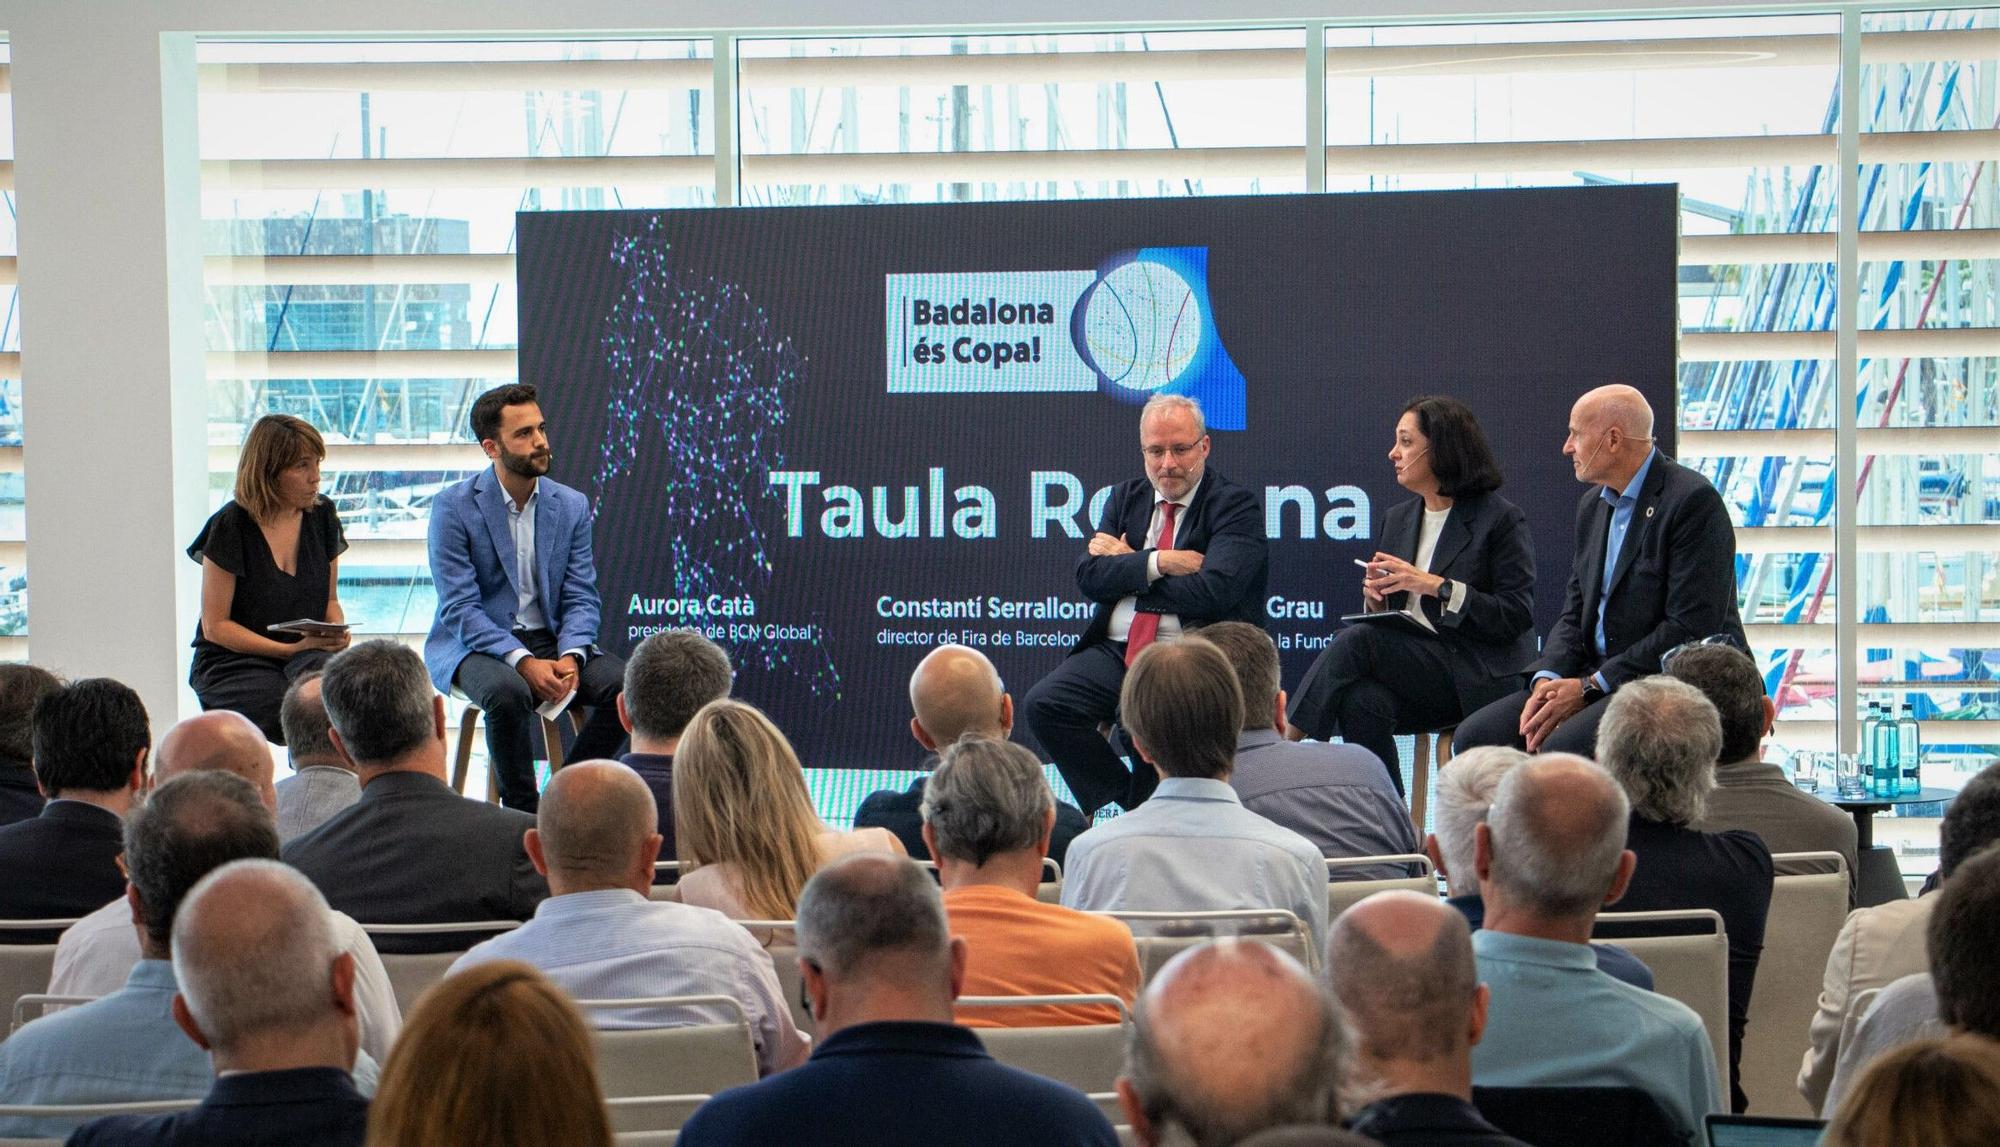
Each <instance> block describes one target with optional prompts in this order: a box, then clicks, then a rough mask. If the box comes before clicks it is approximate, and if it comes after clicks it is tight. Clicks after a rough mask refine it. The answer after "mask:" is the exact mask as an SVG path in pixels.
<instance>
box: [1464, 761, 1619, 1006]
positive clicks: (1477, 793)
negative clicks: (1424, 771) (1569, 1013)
mask: <svg viewBox="0 0 2000 1147" xmlns="http://www.w3.org/2000/svg"><path fill="white" fill-rule="evenodd" d="M1529 759H1530V758H1529V756H1528V754H1526V753H1524V752H1522V751H1521V750H1519V749H1514V748H1509V747H1507V746H1506V745H1480V746H1477V747H1476V748H1471V749H1467V750H1465V751H1464V752H1462V753H1460V754H1458V755H1457V756H1455V757H1453V758H1452V759H1451V767H1450V768H1448V769H1441V770H1439V772H1438V775H1437V796H1436V797H1435V798H1433V799H1434V801H1435V804H1434V805H1433V806H1432V807H1433V810H1434V811H1433V814H1432V815H1433V818H1434V819H1433V822H1432V823H1433V824H1434V825H1435V827H1436V831H1434V832H1432V833H1431V834H1430V835H1429V836H1427V837H1425V838H1424V852H1425V853H1426V854H1427V855H1429V856H1430V858H1431V863H1432V864H1435V865H1436V866H1437V870H1438V871H1439V872H1442V873H1444V878H1445V881H1444V883H1445V891H1446V892H1447V893H1448V894H1449V897H1450V898H1449V899H1448V900H1447V901H1446V903H1448V904H1450V905H1451V906H1452V907H1453V908H1456V909H1458V910H1459V912H1461V913H1463V914H1464V916H1465V922H1466V924H1468V925H1469V926H1471V928H1472V930H1473V931H1475V932H1476V931H1478V930H1479V927H1480V925H1481V924H1482V923H1483V922H1484V921H1485V918H1486V905H1485V902H1484V901H1482V900H1480V899H1479V877H1478V875H1477V873H1476V872H1475V870H1474V868H1473V859H1472V858H1473V850H1474V847H1475V846H1476V845H1477V843H1478V842H1477V841H1476V840H1475V839H1474V837H1475V835H1476V833H1477V830H1478V828H1479V826H1480V825H1482V824H1485V823H1486V813H1487V810H1488V809H1490V808H1492V806H1493V792H1494V790H1495V789H1498V788H1499V787H1500V778H1501V777H1504V776H1506V775H1507V770H1509V769H1511V768H1513V767H1514V766H1515V765H1518V764H1520V763H1521V762H1523V761H1526V760H1529ZM1590 949H1591V954H1592V955H1594V956H1596V957H1597V967H1598V970H1599V971H1602V972H1604V973H1606V974H1607V975H1611V976H1615V977H1617V978H1618V979H1621V980H1623V981H1625V982H1626V983H1628V984H1631V985H1632V986H1633V987H1635V988H1644V989H1646V990H1647V991H1649V992H1650V991H1652V990H1653V970H1652V969H1651V968H1648V967H1647V966H1646V965H1645V963H1644V962H1643V961H1642V960H1640V959H1639V957H1637V956H1634V955H1633V954H1632V953H1630V952H1628V951H1626V950H1625V949H1623V948H1620V947H1619V946H1617V945H1616V944H1592V945H1591V946H1590Z"/></svg>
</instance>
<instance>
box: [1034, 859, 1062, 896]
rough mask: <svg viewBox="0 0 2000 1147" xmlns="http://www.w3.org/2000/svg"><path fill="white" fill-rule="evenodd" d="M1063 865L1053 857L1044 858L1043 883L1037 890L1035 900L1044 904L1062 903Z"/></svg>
mask: <svg viewBox="0 0 2000 1147" xmlns="http://www.w3.org/2000/svg"><path fill="white" fill-rule="evenodd" d="M1062 880H1063V877H1062V865H1060V864H1057V863H1056V858H1055V857H1053V856H1044V857H1042V882H1041V884H1039V885H1037V886H1036V888H1035V899H1037V900H1039V901H1041V902H1042V903H1044V904H1061V903H1062Z"/></svg>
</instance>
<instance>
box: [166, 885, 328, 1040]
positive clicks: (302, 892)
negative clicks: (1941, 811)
mask: <svg viewBox="0 0 2000 1147" xmlns="http://www.w3.org/2000/svg"><path fill="white" fill-rule="evenodd" d="M343 958H345V957H343V956H342V954H341V951H340V946H339V945H338V944H337V943H335V941H334V938H333V925H332V922H331V921H330V920H329V918H328V912H327V906H326V901H325V900H324V899H323V898H322V897H321V896H320V894H319V890H318V889H316V888H314V887H313V886H312V882H311V881H309V880H307V879H306V878H305V877H303V876H301V875H299V873H298V872H297V871H296V870H294V869H292V868H289V867H287V866H285V865H283V864H280V863H278V862H277V861H274V860H239V861H235V862H233V863H230V864H225V865H223V866H222V867H221V868H218V869H216V870H215V871H214V872H211V873H209V874H208V875H207V876H206V877H204V878H203V879H202V881H201V883H199V884H197V885H195V886H194V891H192V892H190V893H188V897H187V900H186V901H184V902H183V903H182V904H181V910H180V913H179V914H178V915H176V916H175V917H174V978H175V980H176V982H177V983H178V984H179V986H180V992H181V996H182V997H183V998H184V999H185V1000H186V1006H187V1010H188V1011H189V1012H190V1013H191V1014H192V1017H193V1020H194V1023H195V1024H196V1026H198V1027H199V1028H200V1030H201V1032H202V1035H203V1036H204V1037H206V1039H207V1040H208V1042H209V1043H210V1044H211V1045H213V1046H214V1048H215V1050H216V1053H217V1055H218V1056H222V1055H226V1054H227V1053H228V1052H230V1051H231V1050H233V1049H235V1048H236V1047H238V1046H239V1045H241V1044H243V1043H244V1042H245V1041H247V1040H250V1039H254V1038H258V1037H265V1036H282V1035H286V1034H289V1033H297V1032H303V1031H306V1030H308V1029H311V1028H313V1027H315V1026H317V1025H320V1024H326V1023H332V1024H339V1023H340V1022H341V1020H342V1016H341V1013H340V1012H339V1010H338V1008H337V1003H336V993H335V992H334V991H332V990H330V989H329V983H330V979H331V976H332V972H333V965H334V962H335V961H336V960H338V959H343Z"/></svg>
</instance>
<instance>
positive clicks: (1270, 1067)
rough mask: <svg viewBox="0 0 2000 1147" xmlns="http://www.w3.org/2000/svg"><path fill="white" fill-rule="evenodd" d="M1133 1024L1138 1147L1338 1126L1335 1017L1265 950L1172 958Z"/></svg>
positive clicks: (1327, 999)
mask: <svg viewBox="0 0 2000 1147" xmlns="http://www.w3.org/2000/svg"><path fill="white" fill-rule="evenodd" d="M1153 648H1160V647H1159V646H1154V647H1153ZM1376 767H1377V768H1378V769H1379V768H1380V767H1381V766H1380V765H1379V764H1378V765H1377V766H1376ZM1142 807H1143V806H1142ZM1133 1023H1134V1027H1133V1031H1132V1039H1131V1042H1130V1044H1129V1046H1128V1047H1127V1049H1126V1054H1125V1073H1124V1075H1122V1076H1120V1077H1119V1080H1118V1106H1119V1109H1120V1110H1122V1111H1123V1112H1124V1113H1125V1120H1126V1122H1127V1123H1129V1124H1131V1126H1132V1134H1133V1137H1134V1138H1136V1139H1137V1140H1138V1141H1139V1142H1140V1143H1142V1144H1145V1147H1161V1145H1166V1144H1189V1143H1191V1144H1196V1145H1197V1147H1227V1145H1228V1144H1233V1143H1237V1142H1240V1141H1241V1140H1243V1139H1245V1138H1247V1137H1249V1136H1251V1135H1254V1134H1256V1133H1257V1132H1259V1131H1263V1130H1266V1129H1268V1128H1272V1127H1289V1126H1294V1125H1297V1124H1302V1123H1303V1124H1327V1125H1331V1124H1337V1123H1339V1122H1340V1117H1341V1110H1340V1095H1341V1088H1342V1086H1343V1085H1344V1083H1345V1082H1346V1077H1347V1071H1348V1054H1349V1053H1348V1048H1347V1029H1346V1027H1345V1026H1344V1025H1343V1024H1342V1022H1341V1018H1340V1011H1339V1009H1338V1007H1337V1006H1336V1005H1335V1004H1334V1002H1333V998H1332V996H1331V995H1329V994H1328V993H1327V991H1326V990H1325V989H1324V988H1323V987H1321V986H1320V985H1319V984H1317V983H1315V982H1314V981H1313V979H1312V977H1311V976H1310V975H1309V974H1308V973H1307V972H1306V970H1305V969H1304V968H1303V967H1300V966H1299V963H1298V961H1296V960H1294V959H1292V958H1291V957H1290V956H1287V955H1285V954H1284V953H1283V952H1280V951H1278V950H1277V949H1275V948H1272V947H1270V946H1269V945H1267V944H1258V943H1254V942H1251V941H1247V940H1238V939H1236V938H1234V937H1229V938H1225V939H1222V940H1215V941H1210V942H1209V943H1206V944H1203V945H1201V946H1200V947H1197V948H1192V949H1190V950H1188V951H1186V952H1183V953H1181V954H1180V955H1178V956H1175V957H1174V958H1173V959H1172V960H1169V961H1167V966H1166V967H1164V968H1161V969H1160V971H1159V974H1158V975H1156V976H1154V977H1153V980H1152V982H1151V983H1149V984H1147V985H1146V990H1145V992H1144V993H1143V994H1142V995H1141V996H1140V998H1139V1007H1138V1010H1137V1011H1136V1012H1135V1013H1134V1014H1133Z"/></svg>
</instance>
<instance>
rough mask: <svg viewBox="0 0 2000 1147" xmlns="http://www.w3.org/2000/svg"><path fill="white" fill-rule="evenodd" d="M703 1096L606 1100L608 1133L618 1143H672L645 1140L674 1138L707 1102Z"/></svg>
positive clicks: (611, 1098) (659, 1096) (660, 1096)
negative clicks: (609, 1126)
mask: <svg viewBox="0 0 2000 1147" xmlns="http://www.w3.org/2000/svg"><path fill="white" fill-rule="evenodd" d="M708 1099H709V1097H708V1096H706V1095H619V1096H612V1097H610V1098H607V1099H606V1100H605V1101H604V1106H605V1108H606V1109H607V1110H608V1111H609V1112H610V1114H611V1130H612V1132H613V1133H615V1134H616V1135H617V1137H618V1142H620V1143H624V1142H628V1139H627V1137H628V1136H630V1137H631V1138H630V1140H629V1141H630V1142H634V1143H671V1142H673V1140H671V1139H647V1138H643V1136H647V1135H655V1136H657V1135H674V1134H677V1133H678V1132H679V1131H680V1128H681V1124H683V1123H686V1122H687V1121H688V1116H690V1115H693V1114H694V1111H695V1108H697V1107H700V1106H701V1105H702V1104H704V1103H707V1102H708Z"/></svg>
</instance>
